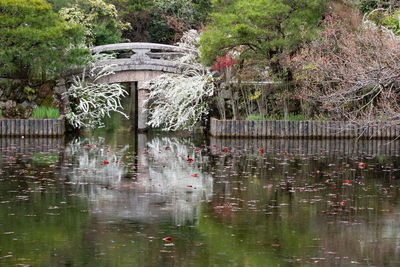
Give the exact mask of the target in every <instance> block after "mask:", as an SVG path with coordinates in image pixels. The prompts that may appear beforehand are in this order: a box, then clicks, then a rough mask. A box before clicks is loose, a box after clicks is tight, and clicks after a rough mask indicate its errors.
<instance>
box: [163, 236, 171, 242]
mask: <svg viewBox="0 0 400 267" xmlns="http://www.w3.org/2000/svg"><path fill="white" fill-rule="evenodd" d="M162 240H164V241H165V242H172V237H170V236H168V237H164V238H163V239H162Z"/></svg>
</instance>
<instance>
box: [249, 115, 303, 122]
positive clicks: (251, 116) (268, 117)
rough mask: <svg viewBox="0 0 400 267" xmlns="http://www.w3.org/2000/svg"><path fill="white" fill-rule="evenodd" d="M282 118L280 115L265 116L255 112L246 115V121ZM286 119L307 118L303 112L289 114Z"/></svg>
mask: <svg viewBox="0 0 400 267" xmlns="http://www.w3.org/2000/svg"><path fill="white" fill-rule="evenodd" d="M282 119H283V118H281V117H275V116H266V117H263V116H261V115H257V114H250V115H249V116H247V117H246V120H247V121H262V120H265V121H274V120H282ZM286 120H288V121H306V120H307V118H306V116H304V115H303V114H296V115H295V114H289V116H288V117H287V118H286Z"/></svg>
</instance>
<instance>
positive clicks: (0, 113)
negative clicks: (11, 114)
mask: <svg viewBox="0 0 400 267" xmlns="http://www.w3.org/2000/svg"><path fill="white" fill-rule="evenodd" d="M2 116H3V110H2V109H0V118H1V117H2Z"/></svg>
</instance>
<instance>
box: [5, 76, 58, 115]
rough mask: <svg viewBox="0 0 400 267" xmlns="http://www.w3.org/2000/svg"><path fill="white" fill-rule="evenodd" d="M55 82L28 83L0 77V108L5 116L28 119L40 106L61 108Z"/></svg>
mask: <svg viewBox="0 0 400 267" xmlns="http://www.w3.org/2000/svg"><path fill="white" fill-rule="evenodd" d="M55 88H57V87H56V83H55V82H46V83H44V84H33V85H31V84H30V85H27V83H26V81H22V80H16V79H5V78H0V109H1V110H2V117H3V118H12V119H17V118H18V119H28V118H30V117H31V115H32V111H33V110H34V109H35V108H36V107H39V106H47V107H53V108H59V105H60V101H61V97H60V92H58V91H57V90H54V89H55Z"/></svg>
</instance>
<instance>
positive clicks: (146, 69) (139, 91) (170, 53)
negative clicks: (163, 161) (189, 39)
mask: <svg viewBox="0 0 400 267" xmlns="http://www.w3.org/2000/svg"><path fill="white" fill-rule="evenodd" d="M91 51H92V53H103V52H110V51H114V52H119V58H117V59H112V60H105V61H100V62H98V63H97V66H102V65H112V66H113V67H112V70H113V72H114V74H113V75H109V76H106V77H103V78H102V79H100V80H99V82H101V83H131V88H132V89H135V90H132V93H134V95H135V102H136V106H137V109H136V110H137V112H136V113H137V114H138V122H137V127H138V129H139V130H145V129H146V123H147V113H146V111H145V110H146V109H145V106H144V104H143V101H144V100H145V99H146V98H147V94H148V89H147V88H146V87H145V82H146V81H149V80H152V79H154V78H156V77H157V76H159V75H161V74H163V73H177V74H180V73H182V71H183V70H184V69H185V68H186V67H187V66H186V65H184V64H181V63H179V62H177V61H176V60H173V59H176V58H179V57H182V56H184V55H185V54H187V53H196V52H195V51H193V50H190V49H187V48H183V47H179V46H172V45H163V44H154V43H121V44H109V45H103V46H96V47H92V48H91Z"/></svg>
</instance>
